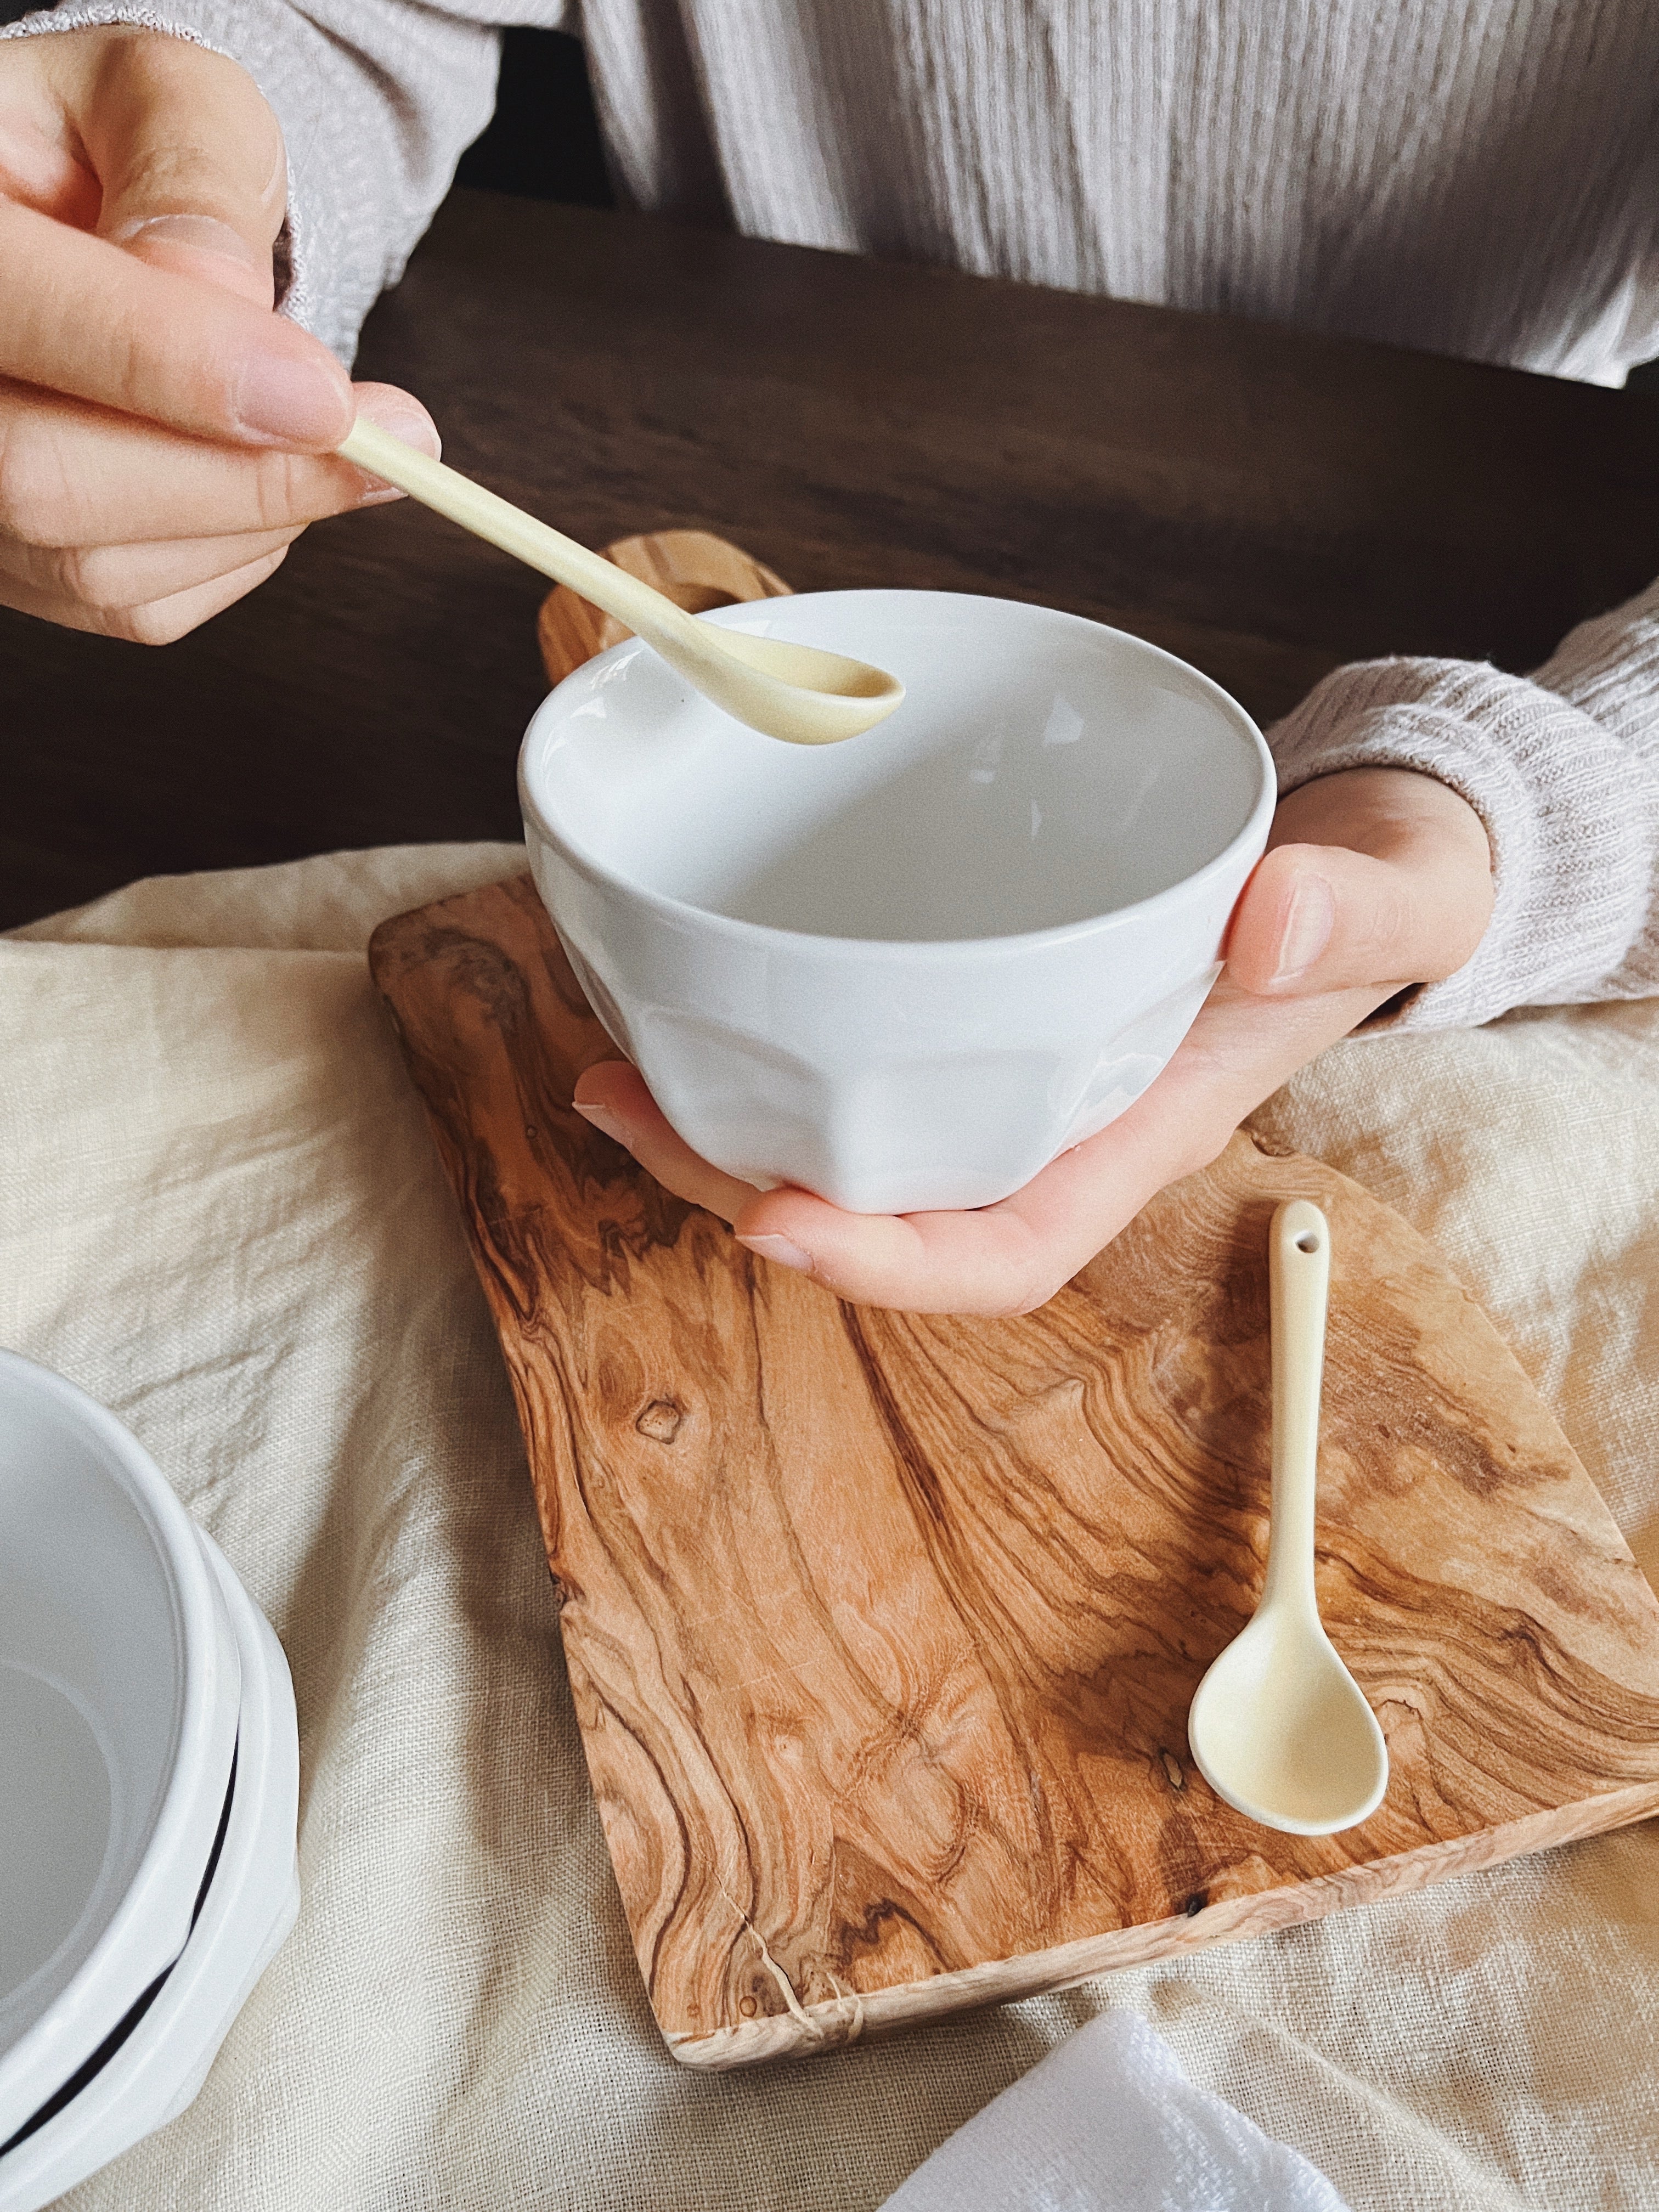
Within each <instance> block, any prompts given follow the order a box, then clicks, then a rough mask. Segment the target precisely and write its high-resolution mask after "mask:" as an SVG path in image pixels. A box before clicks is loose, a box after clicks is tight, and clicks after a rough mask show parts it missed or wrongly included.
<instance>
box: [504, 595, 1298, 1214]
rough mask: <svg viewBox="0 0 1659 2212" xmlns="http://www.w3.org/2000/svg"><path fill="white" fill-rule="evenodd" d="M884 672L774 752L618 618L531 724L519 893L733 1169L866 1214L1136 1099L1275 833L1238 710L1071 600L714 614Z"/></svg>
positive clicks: (1265, 769)
mask: <svg viewBox="0 0 1659 2212" xmlns="http://www.w3.org/2000/svg"><path fill="white" fill-rule="evenodd" d="M702 619H703V620H704V621H707V622H714V623H720V624H721V625H722V626H724V627H726V628H729V629H738V630H747V631H750V632H753V633H755V634H757V635H769V636H777V637H784V638H789V639H793V640H796V641H800V642H802V643H806V644H811V645H818V646H824V647H829V648H830V649H831V650H834V651H838V652H843V653H856V654H857V655H859V656H860V658H862V659H868V660H872V661H875V662H877V663H878V664H879V665H882V666H883V667H885V668H888V669H890V670H891V671H893V672H894V673H895V674H896V675H897V676H898V677H899V678H902V681H903V683H904V684H905V685H906V697H905V700H904V702H903V704H902V706H901V707H900V708H898V710H897V712H896V713H895V714H893V715H891V716H890V718H889V719H888V720H886V721H885V722H884V723H881V724H880V725H878V726H877V727H876V728H875V729H873V730H871V731H868V732H866V733H865V734H864V735H863V736H862V737H858V738H850V739H848V741H847V742H846V743H844V744H838V745H826V746H816V747H805V746H793V745H787V744H779V743H777V742H776V741H775V739H772V738H764V737H762V736H760V735H758V734H757V732H754V731H751V730H748V729H745V728H744V727H743V726H741V725H740V724H738V723H737V722H735V721H733V720H732V719H731V718H730V717H729V716H727V715H726V714H721V713H720V710H719V709H718V708H714V707H711V706H710V705H709V704H708V702H706V701H704V700H702V698H700V697H699V696H697V695H696V693H695V692H693V691H691V690H690V689H689V688H688V687H687V686H686V685H685V684H684V683H683V682H682V680H681V679H680V678H678V677H677V676H676V675H675V674H674V673H673V671H671V670H670V669H669V668H668V667H667V666H666V665H665V663H664V662H662V661H661V660H660V659H658V657H657V656H656V655H655V654H654V653H651V652H650V651H649V650H648V649H647V648H646V647H644V646H642V645H641V644H640V643H639V641H637V640H628V641H624V642H623V644H621V645H619V646H617V647H613V648H612V649H611V651H610V652H608V653H602V654H600V655H599V656H598V657H597V658H595V659H593V660H592V661H590V662H588V663H587V664H586V665H585V666H584V667H582V668H580V669H578V670H577V671H575V672H574V674H573V675H571V676H569V677H568V678H566V679H565V681H564V682H563V683H562V684H560V685H559V687H558V689H557V690H556V691H554V692H553V693H552V695H551V696H550V697H549V698H548V699H547V700H546V702H544V705H543V706H542V708H540V710H539V711H538V714H537V715H536V717H535V720H533V721H532V724H531V726H530V729H529V732H528V734H527V735H526V739H525V744H524V749H523V753H522V756H521V759H520V799H521V803H522V806H523V811H524V817H525V828H526V839H527V842H528V846H529V851H530V860H531V866H532V870H533V872H534V875H535V879H536V884H537V886H538V890H539V891H540V893H541V896H542V898H543V900H544V903H545V904H546V906H547V908H548V910H549V912H550V915H551V916H552V918H553V921H554V923H555V925H556V928H557V930H558V933H559V935H560V937H561V939H562V942H563V944H564V946H565V948H566V951H568V954H569V956H570V959H571V963H572V965H573V966H574V969H575V970H576V973H577V975H578V976H579V977H580V981H581V982H582V984H583V987H584V988H585V989H586V992H587V994H588V996H589V999H590V1000H591V1002H592V1006H593V1010H594V1012H596V1014H597V1015H598V1016H599V1019H600V1020H601V1021H602V1022H603V1023H604V1024H605V1028H606V1030H608V1031H609V1033H610V1035H611V1038H612V1039H613V1041H614V1042H615V1043H616V1044H617V1047H618V1048H619V1050H620V1051H622V1052H623V1053H624V1054H626V1055H627V1057H628V1058H629V1059H630V1060H633V1061H634V1062H635V1064H636V1065H637V1066H638V1067H639V1068H640V1070H641V1073H642V1074H643V1076H644V1077H645V1079H646V1081H647V1084H648V1085H649V1086H650V1088H651V1091H652V1092H653V1096H654V1097H656V1099H657V1101H658V1103H659V1105H660V1106H661V1107H662V1109H663V1111H664V1113H665V1115H667V1117H668V1119H669V1121H671V1123H672V1124H673V1126H674V1127H675V1128H676V1129H677V1130H678V1132H679V1133H680V1134H681V1135H682V1136H683V1137H684V1139H686V1141H687V1142H688V1143H689V1144H690V1145H691V1146H693V1147H694V1149H695V1150H696V1151H697V1152H701V1153H702V1155H703V1156H704V1157H705V1158H708V1159H710V1160H712V1161H713V1162H714V1164H716V1165H717V1166H719V1167H721V1168H723V1169H725V1170H726V1171H727V1172H728V1173H730V1174H732V1175H735V1176H742V1177H743V1178H744V1180H745V1181H747V1182H753V1183H756V1184H757V1185H759V1186H761V1187H762V1188H769V1187H771V1186H773V1185H775V1184H777V1183H783V1182H788V1183H795V1184H799V1185H800V1186H802V1187H804V1188H807V1189H810V1190H813V1191H816V1192H817V1193H818V1194H820V1195H821V1196H823V1197H824V1198H827V1199H829V1200H833V1201H834V1202H835V1203H836V1204H837V1205H840V1206H847V1207H849V1208H851V1209H853V1210H854V1211H855V1212H918V1211H921V1210H924V1209H928V1208H935V1207H945V1206H985V1205H988V1204H990V1203H992V1202H993V1201H994V1200H998V1199H1000V1198H1004V1197H1006V1196H1007V1195H1008V1194H1009V1193H1010V1192H1012V1191H1014V1190H1016V1189H1018V1188H1019V1187H1020V1186H1021V1185H1022V1184H1024V1182H1028V1181H1029V1180H1030V1177H1031V1176H1034V1175H1035V1174H1036V1173H1037V1171H1038V1170H1040V1169H1041V1168H1042V1167H1043V1166H1045V1165H1046V1164H1047V1163H1048V1161H1050V1160H1052V1159H1053V1158H1055V1157H1056V1156H1057V1155H1058V1154H1059V1153H1060V1152H1064V1151H1066V1149H1068V1148H1069V1147H1070V1146H1073V1145H1075V1144H1078V1143H1079V1142H1080V1141H1081V1140H1082V1139H1084V1138H1085V1137H1088V1136H1091V1135H1093V1134H1094V1133H1096V1132H1097V1130H1099V1129H1101V1128H1103V1127H1105V1126H1106V1124H1107V1123H1108V1122H1109V1121H1112V1120H1113V1119H1114V1118H1115V1116H1116V1115H1118V1114H1120V1113H1121V1112H1122V1111H1123V1109H1125V1107H1127V1105H1129V1104H1130V1103H1133V1100H1134V1099H1135V1098H1137V1097H1139V1095H1140V1093H1141V1091H1144V1090H1145V1089H1146V1085H1148V1084H1149V1083H1150V1082H1151V1081H1152V1079H1153V1077H1154V1076H1156V1075H1157V1074H1158V1072H1159V1070H1160V1069H1161V1068H1162V1067H1163V1066H1164V1064H1165V1062H1166V1061H1167V1060H1169V1058H1170V1054H1171V1053H1172V1052H1173V1051H1174V1050H1175V1048H1176V1045H1177V1044H1178V1043H1179V1042H1180V1041H1181V1039H1182V1036H1185V1034H1186V1032H1187V1030H1188V1027H1189V1026H1190V1025H1191V1023H1192V1021H1193V1018H1194V1016H1195V1014H1196V1013H1197V1012H1198V1010H1199V1007H1200V1006H1201V1005H1202V1003H1203V1000H1204V999H1205V997H1206V994H1207V993H1208V991H1209V989H1210V987H1211V986H1212V983H1213V981H1214V980H1215V977H1216V975H1217V974H1218V972H1219V970H1218V962H1219V954H1220V946H1221V942H1222V939H1223V935H1224V933H1225V928H1226V924H1227V919H1228V916H1229V915H1230V914H1231V910H1232V907H1233V905H1234V902H1236V900H1237V896H1238V894H1239V892H1240V890H1242V888H1243V884H1244V881H1245V878H1247V876H1248V875H1249V872H1250V869H1251V868H1252V867H1253V866H1255V861H1256V860H1257V859H1258V858H1259V857H1260V855H1261V851H1262V849H1263V848H1264V846H1265V844H1266V842H1267V829H1268V826H1269V823H1271V820H1272V817H1273V800H1274V778H1273V763H1272V760H1271V758H1270V757H1269V755H1268V752H1267V746H1266V744H1264V743H1263V741H1262V738H1261V732H1259V731H1258V730H1257V728H1256V726H1255V724H1254V722H1252V721H1251V720H1250V718H1249V715H1248V714H1246V713H1245V712H1244V710H1243V708H1242V707H1240V706H1239V705H1238V704H1237V702H1235V701H1234V700H1232V699H1231V698H1230V697H1229V696H1227V694H1226V693H1225V691H1223V690H1221V689H1220V687H1219V686H1218V685H1217V684H1213V683H1212V682H1211V681H1210V680H1209V678H1206V677H1205V676H1202V675H1200V673H1199V672H1198V671H1197V670H1195V669H1193V668H1189V667H1188V666H1187V665H1186V664H1185V663H1184V662H1182V661H1179V660H1177V659H1175V658H1174V657H1173V656H1172V655H1171V654H1169V653H1164V652H1162V651H1160V650H1159V649H1158V647H1155V646H1152V645H1148V644H1147V643H1146V642H1145V641H1144V640H1141V639H1139V638H1134V637H1131V636H1128V635H1126V634H1125V633H1124V632H1122V631H1121V630H1115V629H1107V628H1105V627H1104V626H1103V624H1101V623H1093V622H1089V621H1085V619H1084V618H1083V617H1079V616H1076V615H1067V614H1061V613H1058V612H1055V611H1053V610H1052V609H1048V608H1043V607H1035V606H1029V605H1024V604H1022V603H1018V602H1014V601H1010V600H1002V599H978V598H973V597H969V596H968V595H965V594H961V593H956V592H890V591H868V592H818V593H812V594H803V595H801V596H799V597H797V598H792V599H768V600H764V601H762V602H758V603H757V604H754V605H741V606H734V607H726V608H722V609H720V610H719V611H716V612H714V613H712V614H708V615H705V616H704V617H702Z"/></svg>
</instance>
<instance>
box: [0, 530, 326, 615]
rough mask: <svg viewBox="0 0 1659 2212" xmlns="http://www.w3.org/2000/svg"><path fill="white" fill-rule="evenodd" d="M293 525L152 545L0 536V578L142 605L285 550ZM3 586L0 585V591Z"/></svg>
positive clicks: (98, 602) (113, 608) (88, 602)
mask: <svg viewBox="0 0 1659 2212" xmlns="http://www.w3.org/2000/svg"><path fill="white" fill-rule="evenodd" d="M299 534H300V533H299V531H298V529H297V528H295V529H292V530H277V531H271V530H264V531H254V532H248V533H246V534H244V535H243V536H240V537H235V538H164V539H162V540H161V541H160V542H159V543H157V544H148V545H145V544H139V545H93V546H70V547H52V548H51V549H50V550H41V549H40V548H38V547H35V546H32V545H15V544H6V543H5V542H4V541H3V540H0V576H3V577H4V578H6V579H7V580H9V581H10V582H13V583H16V584H20V585H21V586H25V587H26V588H27V590H29V591H31V592H34V593H36V594H38V595H40V597H42V598H46V599H57V600H73V601H75V602H76V604H77V605H81V606H83V607H85V608H87V609H88V611H91V612H94V613H97V612H106V613H118V612H119V611H120V610H121V609H122V608H124V607H142V606H148V605H150V603H151V602H152V601H153V600H156V599H171V598H172V597H173V596H174V594H175V593H177V592H188V591H193V590H194V589H195V588H196V586H197V585H198V584H210V583H211V582H212V581H213V580H214V579H215V578H216V577H218V576H228V575H232V574H234V573H235V571H236V570H237V569H238V568H249V567H251V566H252V564H253V563H254V562H256V561H259V560H262V559H263V558H264V556H265V555H266V554H267V553H275V552H277V551H278V550H286V549H287V548H288V547H289V545H291V544H293V542H294V540H295V538H297V537H298V536H299ZM3 590H4V586H3V585H0V592H3Z"/></svg>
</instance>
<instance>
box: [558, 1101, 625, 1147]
mask: <svg viewBox="0 0 1659 2212" xmlns="http://www.w3.org/2000/svg"><path fill="white" fill-rule="evenodd" d="M570 1103H571V1104H572V1105H573V1106H574V1108H575V1109H576V1111H577V1112H578V1113H579V1114H580V1115H581V1117H582V1119H583V1121H591V1122H592V1124H593V1127H595V1128H596V1129H597V1130H599V1133H600V1134H601V1135H602V1136H606V1137H612V1138H614V1139H616V1141H617V1144H619V1145H625V1144H626V1143H627V1142H628V1124H627V1123H626V1122H625V1121H623V1119H622V1118H621V1116H620V1115H616V1114H613V1113H612V1112H611V1109H610V1108H609V1107H608V1106H585V1105H584V1104H583V1103H582V1102H581V1100H580V1098H573V1099H572V1100H571V1102H570Z"/></svg>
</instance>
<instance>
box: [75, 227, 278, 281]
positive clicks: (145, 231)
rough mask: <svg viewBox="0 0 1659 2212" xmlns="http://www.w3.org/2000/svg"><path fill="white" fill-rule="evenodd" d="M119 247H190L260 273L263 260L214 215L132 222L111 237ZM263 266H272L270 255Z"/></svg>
mask: <svg viewBox="0 0 1659 2212" xmlns="http://www.w3.org/2000/svg"><path fill="white" fill-rule="evenodd" d="M110 236H111V239H112V242H113V243H114V244H115V245H117V246H131V245H132V244H133V242H134V240H137V239H140V238H142V239H143V240H144V242H145V244H146V245H148V244H149V241H150V240H152V239H154V240H155V241H156V242H157V243H158V244H160V245H162V246H191V247H193V248H194V250H195V251H196V252H198V253H222V254H223V255H224V257H225V258H226V259H227V260H228V261H239V262H240V264H241V265H242V266H243V268H244V269H258V268H259V267H260V266H261V265H262V264H261V260H260V257H259V256H258V254H256V253H255V252H254V250H253V248H252V246H250V245H249V244H248V242H247V240H246V239H245V238H244V237H243V236H242V234H241V232H240V230H233V229H232V228H231V227H230V225H229V224H228V222H220V221H219V219H218V217H217V216H211V215H152V216H137V218H135V220H134V221H133V222H124V223H123V224H122V225H121V226H120V228H118V230H114V231H112V232H111V234H110ZM269 261H270V255H269V254H268V253H267V254H266V255H265V256H264V262H266V263H269Z"/></svg>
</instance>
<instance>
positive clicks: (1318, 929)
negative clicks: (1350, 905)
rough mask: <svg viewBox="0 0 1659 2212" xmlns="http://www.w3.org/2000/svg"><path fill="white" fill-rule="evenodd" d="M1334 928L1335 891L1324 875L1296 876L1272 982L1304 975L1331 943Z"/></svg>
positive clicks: (1294, 978) (1290, 979)
mask: <svg viewBox="0 0 1659 2212" xmlns="http://www.w3.org/2000/svg"><path fill="white" fill-rule="evenodd" d="M1335 927H1336V894H1335V892H1334V890H1332V889H1331V887H1330V885H1329V884H1328V883H1327V882H1326V880H1325V878H1324V877H1323V876H1298V877H1297V884H1296V889H1295V890H1294V891H1292V892H1291V910H1290V912H1289V913H1288V914H1287V915H1285V929H1284V933H1283V935H1282V936H1281V937H1280V938H1279V962H1278V965H1277V966H1276V967H1275V968H1274V969H1273V981H1274V982H1275V983H1290V982H1294V981H1295V980H1296V978H1297V976H1298V975H1306V973H1307V971H1308V969H1310V968H1311V967H1312V966H1313V963H1314V962H1315V961H1316V960H1317V959H1318V957H1319V956H1320V954H1321V953H1322V951H1324V950H1325V947H1326V946H1327V945H1328V944H1329V943H1330V941H1331V932H1332V931H1333V930H1334V928H1335Z"/></svg>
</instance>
